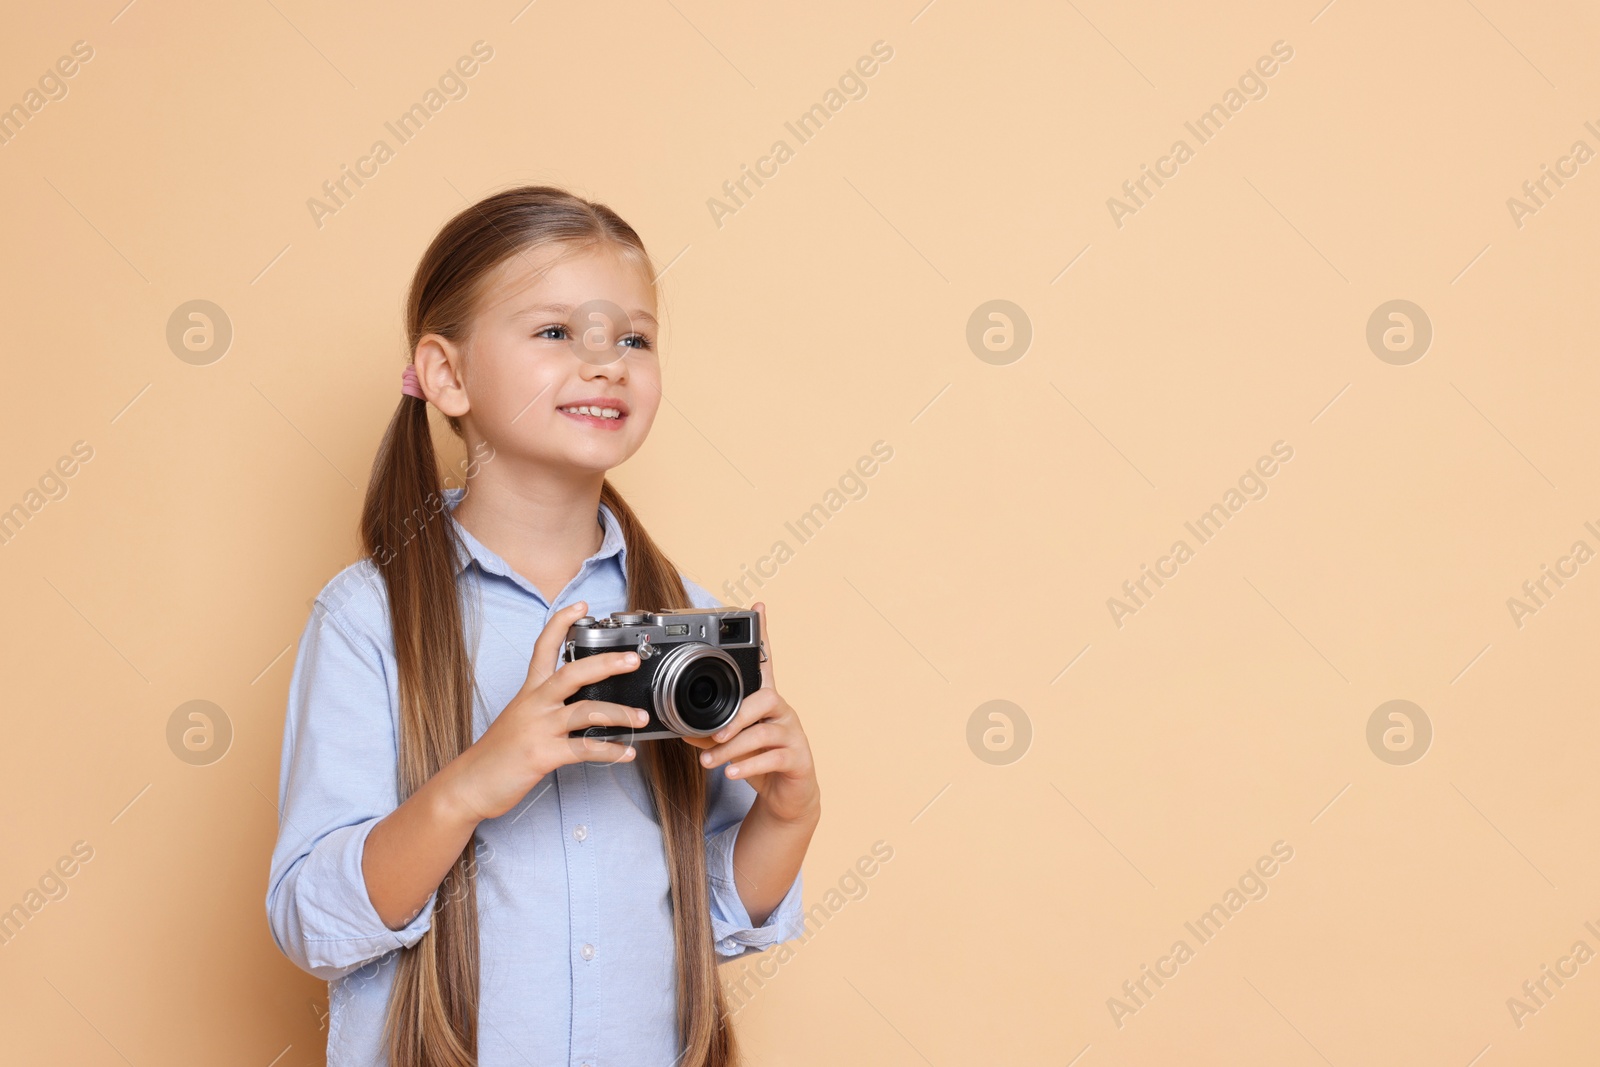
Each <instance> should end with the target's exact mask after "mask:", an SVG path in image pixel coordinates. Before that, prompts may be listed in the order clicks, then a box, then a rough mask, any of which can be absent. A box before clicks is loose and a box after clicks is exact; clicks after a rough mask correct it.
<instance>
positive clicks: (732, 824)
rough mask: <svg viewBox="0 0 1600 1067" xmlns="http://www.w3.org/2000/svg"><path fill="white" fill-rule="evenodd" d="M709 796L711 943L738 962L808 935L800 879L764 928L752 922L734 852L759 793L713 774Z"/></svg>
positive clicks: (708, 783) (798, 877)
mask: <svg viewBox="0 0 1600 1067" xmlns="http://www.w3.org/2000/svg"><path fill="white" fill-rule="evenodd" d="M706 792H707V807H708V810H707V813H706V876H707V877H708V878H709V879H710V882H711V937H712V939H713V941H714V942H715V945H716V950H717V954H718V955H719V956H722V957H725V958H727V959H736V958H738V957H739V956H743V955H746V954H747V953H751V952H760V951H762V950H763V949H767V948H771V947H772V946H773V945H776V944H778V943H779V942H781V941H789V940H792V939H794V938H796V937H799V936H800V935H801V933H803V932H804V916H803V915H802V913H801V908H800V893H801V884H800V883H801V881H802V875H801V874H800V873H798V872H797V873H796V874H795V876H794V881H793V882H791V883H790V885H789V889H788V891H787V892H786V893H784V895H783V899H782V900H780V901H779V902H778V906H777V907H776V908H773V909H772V914H771V915H769V916H767V921H766V922H764V923H762V924H761V925H760V926H756V925H755V924H753V923H752V922H751V921H750V912H749V910H748V909H746V908H745V906H744V901H743V900H742V899H740V897H739V887H738V885H737V884H736V883H735V882H734V871H733V846H734V842H735V841H737V840H738V837H739V829H740V827H742V826H743V825H744V817H745V814H746V813H747V812H748V811H749V810H750V805H751V804H753V803H755V798H756V791H755V789H754V787H752V786H751V785H750V783H749V782H745V781H741V780H739V779H737V778H728V777H727V776H726V775H725V774H723V773H722V771H721V770H720V769H717V770H713V771H710V772H708V774H707V781H706Z"/></svg>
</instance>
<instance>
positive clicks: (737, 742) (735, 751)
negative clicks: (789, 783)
mask: <svg viewBox="0 0 1600 1067" xmlns="http://www.w3.org/2000/svg"><path fill="white" fill-rule="evenodd" d="M782 743H783V730H782V729H781V728H779V727H778V726H776V725H774V724H773V723H770V722H758V723H756V724H755V725H753V726H751V727H749V728H747V729H745V730H743V731H742V732H740V733H739V734H738V735H736V736H735V737H734V738H733V740H731V741H728V742H727V743H726V744H721V745H716V746H714V747H713V748H710V749H707V750H706V751H705V752H702V753H700V765H701V766H702V767H715V766H717V765H718V764H720V763H726V762H728V761H729V760H732V759H738V758H739V757H740V756H748V755H749V754H750V753H752V752H759V751H760V750H762V749H764V748H772V747H773V746H774V745H780V744H782Z"/></svg>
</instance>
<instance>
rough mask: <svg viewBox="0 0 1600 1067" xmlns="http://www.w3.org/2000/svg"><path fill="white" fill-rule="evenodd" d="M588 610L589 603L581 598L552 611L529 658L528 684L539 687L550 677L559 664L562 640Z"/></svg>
mask: <svg viewBox="0 0 1600 1067" xmlns="http://www.w3.org/2000/svg"><path fill="white" fill-rule="evenodd" d="M588 610H589V605H588V604H586V603H584V602H583V601H582V600H579V601H577V602H576V603H573V604H568V605H567V606H566V607H564V608H562V609H561V610H560V611H553V612H551V613H550V617H549V618H548V619H546V620H545V624H544V629H543V630H542V631H541V632H540V634H539V637H538V639H537V640H535V641H534V642H533V655H532V656H530V657H529V658H528V683H527V684H528V685H530V686H533V687H535V688H537V687H538V686H540V685H543V684H544V680H545V679H546V678H548V677H550V675H551V673H552V672H553V671H554V670H555V669H556V666H557V657H558V656H559V655H560V652H561V642H563V641H565V640H566V639H567V630H568V629H570V628H571V626H572V624H573V623H575V622H577V621H578V620H579V619H581V618H583V616H584V614H585V613H586V612H587V611H588Z"/></svg>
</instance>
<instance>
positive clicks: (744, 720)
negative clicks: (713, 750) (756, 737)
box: [711, 689, 778, 741]
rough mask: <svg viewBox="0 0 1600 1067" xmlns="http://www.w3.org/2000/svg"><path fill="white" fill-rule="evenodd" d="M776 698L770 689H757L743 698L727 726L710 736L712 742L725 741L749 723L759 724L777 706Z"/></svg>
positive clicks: (745, 727)
mask: <svg viewBox="0 0 1600 1067" xmlns="http://www.w3.org/2000/svg"><path fill="white" fill-rule="evenodd" d="M777 704H778V698H777V696H776V694H775V693H774V692H773V691H772V690H771V689H758V690H756V691H755V692H754V693H751V694H750V695H749V696H747V697H745V698H744V700H743V701H741V702H740V703H739V710H738V711H737V712H735V713H734V716H733V718H732V719H729V720H728V724H727V725H726V726H724V727H723V728H722V729H720V730H718V731H717V732H716V733H714V734H712V735H711V736H712V740H715V741H726V740H728V738H730V737H733V736H734V735H735V734H737V733H739V732H740V731H741V730H744V729H747V728H748V727H749V726H750V724H751V723H755V722H760V721H761V720H762V719H764V718H766V717H767V716H768V715H770V714H772V710H773V709H774V708H775V707H776V706H777Z"/></svg>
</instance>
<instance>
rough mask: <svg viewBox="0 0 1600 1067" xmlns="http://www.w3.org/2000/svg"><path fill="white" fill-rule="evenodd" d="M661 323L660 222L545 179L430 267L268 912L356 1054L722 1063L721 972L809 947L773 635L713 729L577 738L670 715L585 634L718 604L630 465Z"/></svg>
mask: <svg viewBox="0 0 1600 1067" xmlns="http://www.w3.org/2000/svg"><path fill="white" fill-rule="evenodd" d="M655 309H656V294H655V286H654V280H653V271H652V268H651V265H650V260H649V257H648V256H647V254H646V253H645V250H644V246H643V243H642V242H641V241H640V239H639V236H638V234H636V233H635V232H634V230H633V229H632V227H630V226H629V225H628V224H627V223H626V222H624V221H623V220H622V219H621V218H619V217H618V216H617V215H616V214H615V213H614V212H613V211H611V210H610V209H609V208H607V207H606V206H605V205H603V204H597V203H591V202H589V201H586V200H583V199H581V198H579V197H576V196H573V195H571V194H569V193H567V192H564V191H562V190H559V189H554V188H549V187H542V186H541V187H529V188H519V189H512V190H510V191H508V192H504V193H500V194H498V195H496V196H492V197H489V198H488V199H486V200H484V201H482V202H481V203H478V204H475V205H473V206H472V207H469V208H467V209H466V210H464V211H462V212H461V213H460V214H459V215H457V216H456V217H455V218H454V219H452V220H450V222H449V223H448V224H446V226H445V227H444V229H443V230H442V231H441V232H440V233H439V235H438V236H437V237H436V238H435V239H434V241H433V243H432V245H430V246H429V248H428V251H427V253H426V254H425V255H424V256H423V258H422V262H421V263H420V264H419V265H418V267H417V271H416V274H415V276H414V278H413V279H412V284H411V292H410V298H409V301H408V304H407V321H406V326H407V336H408V341H409V345H410V348H411V352H412V362H411V365H409V366H408V367H407V368H406V369H405V373H404V374H403V375H402V390H403V393H404V395H403V396H402V397H401V400H400V406H399V408H398V409H397V410H396V411H395V414H394V417H393V419H392V420H391V421H390V423H389V427H388V430H387V432H386V433H385V435H384V439H383V443H382V445H381V446H380V449H379V452H378V456H377V460H376V462H375V463H374V466H373V473H372V479H371V483H370V485H369V487H368V491H367V497H366V502H365V506H364V508H363V511H362V517H361V532H362V539H363V545H364V548H365V551H366V557H365V558H363V559H361V560H360V561H358V562H357V563H355V564H353V565H351V566H350V567H347V568H346V569H345V570H344V571H342V572H341V573H340V574H339V575H338V576H337V577H335V578H334V579H333V580H332V581H330V582H329V583H328V585H327V586H326V587H324V589H323V590H322V593H321V594H320V595H319V596H318V598H317V601H316V606H315V609H314V610H313V612H312V616H311V619H310V620H309V621H308V623H307V625H306V628H305V631H304V633H303V635H302V636H301V639H300V645H299V650H298V653H297V658H296V660H295V667H294V675H293V678H292V680H291V682H290V690H289V708H288V716H287V719H286V721H285V723H284V741H283V761H282V781H281V786H280V791H279V801H280V808H279V810H280V815H281V818H280V822H279V834H278V842H277V847H276V848H275V850H274V852H273V856H272V869H271V875H270V880H269V884H268V892H267V912H268V916H269V918H270V922H271V927H272V934H273V938H274V940H275V941H276V942H277V944H278V947H279V948H280V949H281V950H282V951H283V952H284V953H285V954H286V955H287V956H288V957H289V958H290V959H291V960H293V961H294V962H295V963H296V964H298V965H299V966H300V967H301V968H303V969H305V970H307V971H309V972H310V973H312V974H314V975H317V976H319V977H322V978H326V979H328V980H329V982H330V983H331V984H330V988H329V1017H328V1063H329V1065H330V1067H341V1065H347V1064H349V1065H357V1064H358V1065H362V1067H368V1065H381V1064H389V1065H392V1067H467V1065H472V1064H479V1065H482V1067H501V1065H507V1067H510V1065H519V1067H521V1065H529V1064H532V1065H544V1064H562V1065H572V1067H576V1065H579V1064H589V1065H592V1067H601V1065H613V1064H614V1065H618V1067H641V1065H651V1064H660V1065H662V1067H667V1065H669V1064H671V1065H674V1067H677V1065H682V1067H702V1065H705V1067H727V1065H732V1064H734V1063H735V1062H736V1060H737V1054H736V1051H735V1045H734V1039H733V1032H732V1028H731V1024H730V1019H729V1015H728V1009H727V1005H726V1004H725V1002H724V998H723V992H722V985H721V982H720V981H719V980H718V977H717V969H716V968H717V964H718V962H719V961H721V960H726V959H729V958H733V957H737V956H740V955H743V954H745V953H747V952H753V951H758V950H760V949H763V948H766V947H768V946H771V945H773V944H776V943H778V942H780V941H784V940H787V939H790V938H793V937H796V936H798V935H799V934H800V933H801V930H802V925H801V918H802V917H801V912H800V892H801V879H800V864H801V860H802V859H803V858H804V856H805V852H806V848H807V846H808V845H809V843H810V840H811V835H812V832H813V831H814V830H815V828H816V825H817V821H818V818H819V817H820V813H821V796H820V792H819V789H818V786H817V779H816V775H815V773H814V771H813V767H812V760H811V751H810V748H809V746H808V744H807V742H806V737H805V733H804V731H803V730H802V729H801V726H800V720H799V718H798V717H797V716H796V714H795V712H794V709H793V708H791V707H790V706H789V705H788V703H787V702H786V701H785V700H784V699H783V698H782V697H781V696H779V695H778V693H777V691H776V689H774V688H773V676H772V662H771V659H772V655H771V654H772V643H771V640H770V638H768V639H767V643H766V647H765V651H766V661H765V662H764V663H763V664H762V688H761V689H759V690H758V691H756V692H754V693H748V694H746V695H745V698H744V701H743V704H742V705H741V707H740V710H739V713H738V715H737V716H736V718H735V719H734V720H733V721H732V722H730V723H729V724H728V726H727V727H725V728H724V729H723V730H722V731H721V732H719V733H718V734H716V735H715V736H714V737H712V738H694V739H690V738H685V739H682V740H680V739H677V738H668V739H665V740H652V741H646V742H640V743H639V744H638V745H637V746H635V745H631V744H623V743H619V742H616V741H594V740H588V739H584V740H578V739H573V738H570V737H569V736H568V734H569V731H572V730H576V729H579V728H582V727H585V726H588V725H591V724H600V725H616V726H640V725H642V724H643V722H644V718H645V715H644V712H643V711H642V710H640V709H636V708H628V707H623V706H621V705H618V704H610V703H603V702H596V701H580V702H578V703H574V704H570V705H569V704H566V703H565V702H564V701H565V699H566V698H567V697H568V696H571V695H572V694H573V693H574V692H576V691H577V689H578V688H579V687H580V686H582V685H585V684H587V683H590V682H594V681H598V680H600V679H601V678H603V677H607V676H610V675H614V674H618V673H621V672H623V671H629V670H633V669H635V668H636V667H637V666H638V660H637V657H636V656H635V655H634V654H632V653H621V652H615V653H606V654H603V655H595V656H588V657H584V658H583V659H580V660H577V661H575V662H573V663H571V664H567V665H564V666H560V669H557V665H558V662H559V649H560V645H561V641H562V639H563V638H564V637H565V635H566V631H567V629H568V627H569V626H570V625H571V624H572V623H573V622H574V621H576V620H577V619H579V618H580V617H582V616H584V615H592V616H595V617H603V616H606V615H609V614H610V613H611V612H613V611H622V610H626V609H633V610H646V611H650V610H658V609H663V608H673V607H695V608H701V609H714V608H719V607H722V606H723V605H721V604H720V603H719V602H718V601H717V600H716V598H715V597H712V596H711V595H710V594H709V593H707V592H706V591H705V590H704V589H702V588H700V587H699V586H698V585H696V584H695V583H694V582H691V581H689V580H687V579H685V578H684V577H683V576H682V575H681V574H679V573H678V571H677V570H676V568H675V567H674V566H673V564H672V563H671V562H670V561H669V559H668V558H667V556H666V555H665V554H663V553H662V551H661V549H659V548H658V547H657V546H656V544H655V543H654V542H653V541H652V540H651V539H650V536H649V534H647V533H646V532H645V530H644V527H643V526H642V525H641V523H640V521H639V519H638V517H637V516H636V515H635V514H634V513H633V511H632V510H631V509H630V508H629V507H628V505H627V504H626V503H624V502H623V500H622V497H621V496H619V495H618V493H617V490H616V488H615V487H614V486H613V485H612V484H611V483H610V482H609V481H607V480H606V472H607V471H608V470H609V469H611V468H612V467H615V466H617V465H618V464H620V463H622V462H623V461H625V460H626V459H628V457H630V456H632V455H633V454H634V453H635V452H636V451H638V449H639V446H640V445H642V444H643V443H644V439H645V436H646V435H647V434H648V433H649V432H650V425H651V422H652V421H653V420H654V418H655V414H656V409H657V406H658V405H659V403H660V400H661V392H660V375H661V371H660V366H659V364H658V362H657V352H656V335H657V322H656V318H655ZM429 405H432V406H434V407H436V408H438V409H439V411H440V412H441V413H442V414H443V415H444V417H445V419H446V420H447V421H448V423H449V425H450V428H451V430H453V431H454V432H455V433H456V434H457V435H458V436H460V437H461V438H462V439H463V441H464V442H465V444H466V445H467V452H468V455H469V457H472V458H471V459H470V461H469V462H468V464H467V468H466V485H465V486H464V487H461V488H453V489H449V490H446V491H444V492H442V493H441V487H440V483H439V474H438V469H437V466H436V463H435V458H434V450H433V444H432V440H431V438H430V436H429V422H428V406H429ZM755 607H756V610H758V611H759V612H760V613H761V616H760V617H761V620H762V633H763V635H765V634H766V632H767V630H766V625H765V623H766V609H765V606H764V605H761V604H757V605H756V606H755ZM685 741H687V742H688V743H685Z"/></svg>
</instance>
